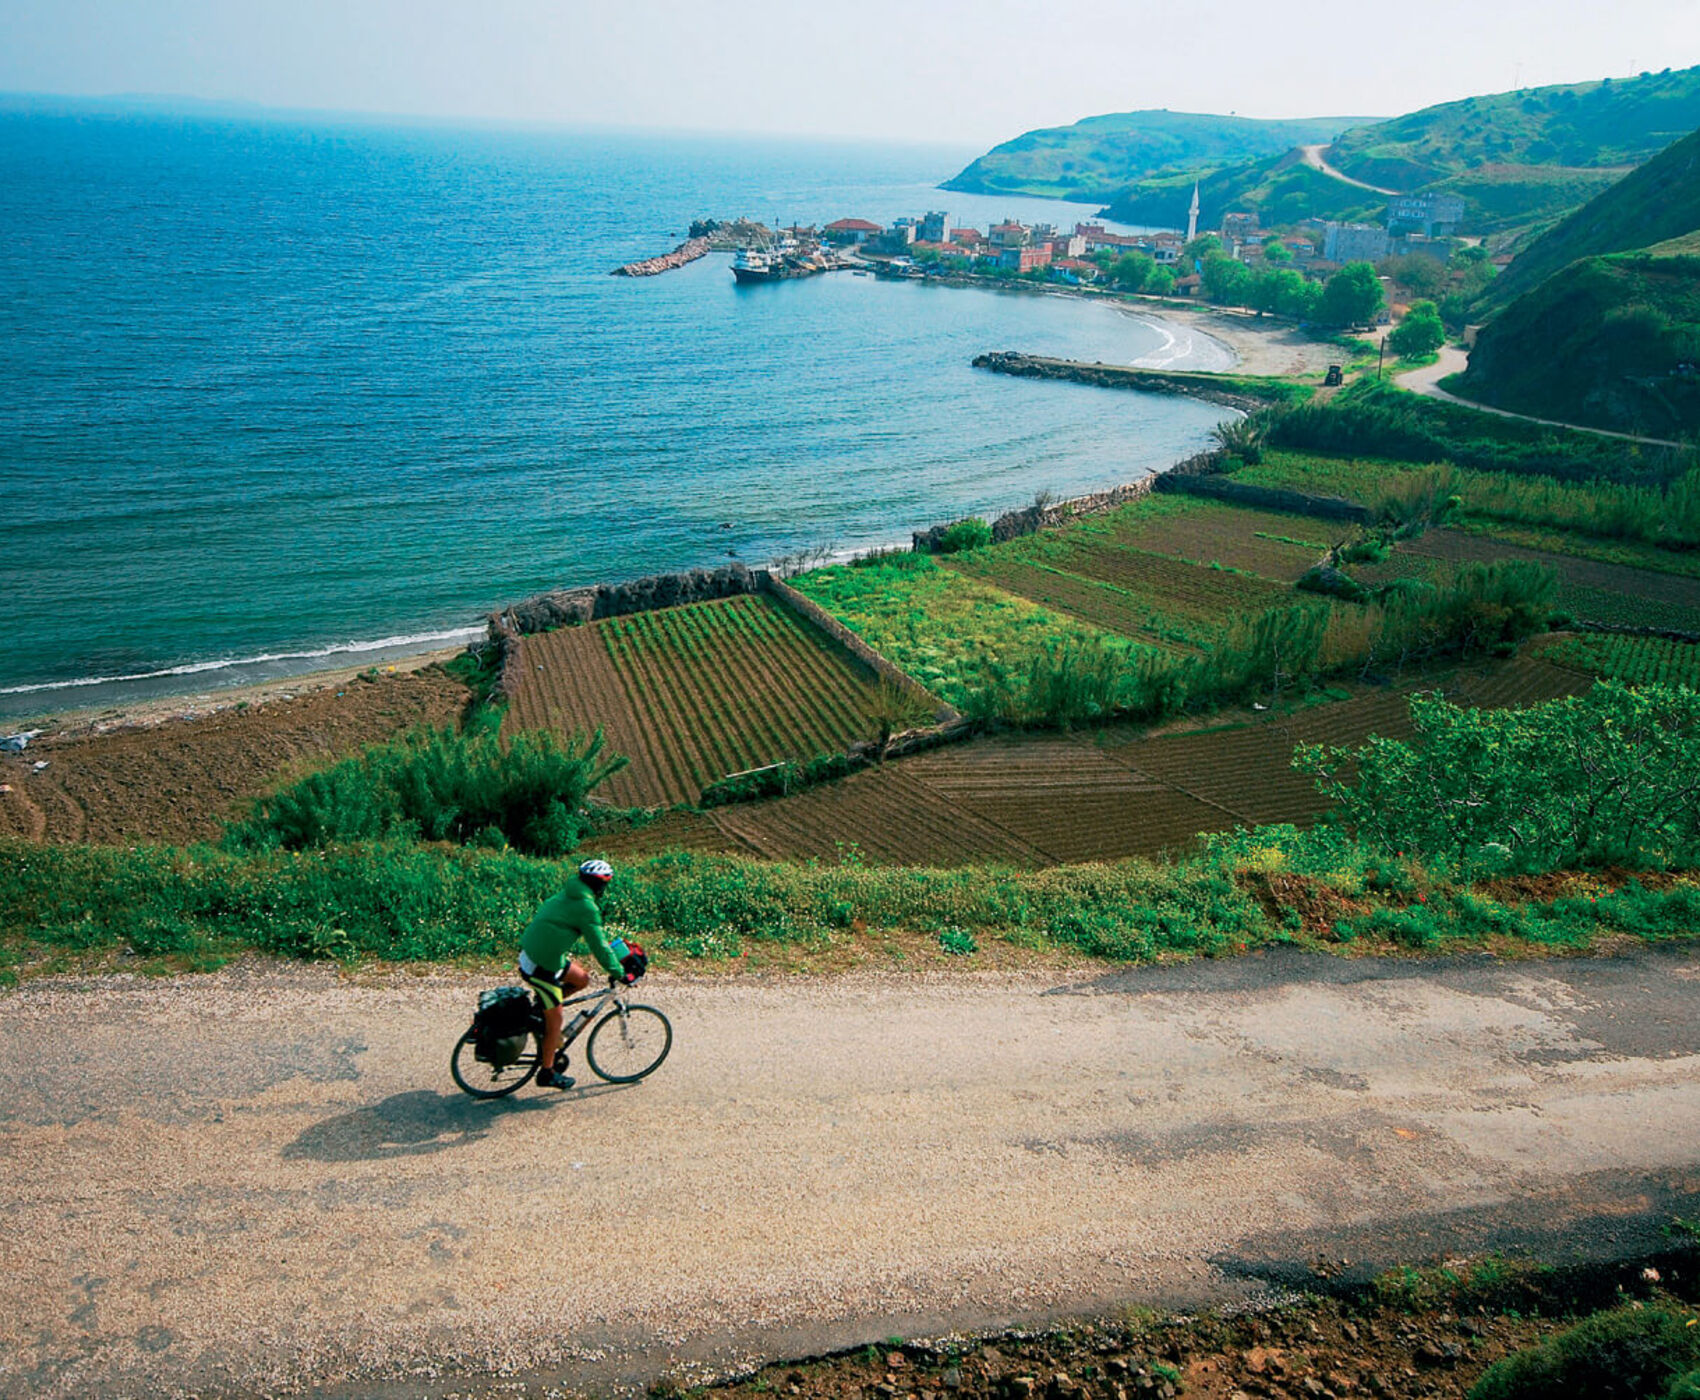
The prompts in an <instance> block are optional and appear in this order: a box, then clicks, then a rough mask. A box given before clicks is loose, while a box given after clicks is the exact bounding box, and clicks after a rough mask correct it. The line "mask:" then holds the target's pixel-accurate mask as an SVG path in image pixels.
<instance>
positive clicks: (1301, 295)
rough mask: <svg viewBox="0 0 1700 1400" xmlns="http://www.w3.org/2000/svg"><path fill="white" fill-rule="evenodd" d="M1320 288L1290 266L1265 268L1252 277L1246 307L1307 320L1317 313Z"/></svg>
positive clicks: (1320, 293)
mask: <svg viewBox="0 0 1700 1400" xmlns="http://www.w3.org/2000/svg"><path fill="white" fill-rule="evenodd" d="M1321 295H1322V288H1321V287H1319V286H1318V285H1317V284H1316V283H1315V282H1312V281H1309V280H1308V279H1307V278H1306V277H1305V276H1304V274H1303V273H1301V272H1298V271H1296V270H1295V269H1293V268H1290V267H1266V268H1264V269H1263V270H1262V271H1261V272H1259V273H1257V274H1256V275H1255V276H1254V277H1253V278H1252V283H1251V289H1250V294H1249V295H1248V296H1247V297H1246V303H1245V304H1246V305H1247V306H1249V307H1251V309H1252V310H1253V311H1256V312H1259V313H1261V312H1265V311H1272V312H1274V313H1275V314H1276V315H1278V316H1291V317H1293V318H1294V319H1296V320H1301V321H1302V320H1306V319H1308V318H1309V317H1310V316H1311V315H1312V314H1313V313H1314V312H1315V310H1316V303H1317V299H1318V298H1319V297H1321Z"/></svg>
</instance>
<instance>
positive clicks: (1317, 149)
mask: <svg viewBox="0 0 1700 1400" xmlns="http://www.w3.org/2000/svg"><path fill="white" fill-rule="evenodd" d="M1327 149H1328V147H1327V146H1326V145H1321V146H1300V147H1299V150H1300V151H1301V152H1302V153H1303V155H1304V161H1305V164H1306V165H1308V166H1309V167H1310V168H1311V169H1312V170H1320V171H1321V172H1322V173H1323V174H1324V175H1332V176H1333V177H1334V178H1335V179H1336V180H1338V181H1340V183H1341V184H1345V185H1356V186H1357V187H1358V188H1359V189H1360V190H1368V191H1370V193H1372V194H1389V195H1392V194H1398V193H1399V191H1398V190H1384V189H1382V187H1381V186H1380V185H1369V184H1365V183H1364V182H1363V181H1362V180H1354V179H1353V178H1352V177H1351V176H1350V175H1348V174H1347V173H1346V172H1345V171H1344V170H1337V169H1335V168H1334V167H1333V166H1332V165H1330V164H1329V163H1328V161H1327V159H1326V158H1325V157H1324V156H1323V154H1322V153H1323V152H1324V151H1326V150H1327Z"/></svg>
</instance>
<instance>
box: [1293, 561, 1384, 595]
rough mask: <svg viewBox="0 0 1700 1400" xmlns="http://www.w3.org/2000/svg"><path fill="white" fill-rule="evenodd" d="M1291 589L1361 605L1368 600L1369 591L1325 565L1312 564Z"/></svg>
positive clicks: (1348, 576) (1354, 580)
mask: <svg viewBox="0 0 1700 1400" xmlns="http://www.w3.org/2000/svg"><path fill="white" fill-rule="evenodd" d="M1293 587H1295V588H1299V589H1302V590H1303V591H1304V592H1306V593H1320V594H1321V595H1322V596H1323V597H1325V598H1343V599H1344V600H1345V601H1346V602H1348V603H1362V602H1366V601H1368V599H1369V589H1367V588H1365V587H1364V586H1363V584H1361V583H1359V582H1358V581H1357V580H1356V579H1355V578H1352V577H1351V576H1350V575H1349V574H1343V573H1341V572H1340V570H1338V569H1335V568H1331V567H1330V566H1329V565H1327V564H1312V565H1311V566H1310V568H1308V569H1306V570H1305V571H1304V573H1303V574H1302V575H1301V576H1300V577H1299V581H1298V582H1297V583H1295V584H1294V585H1293Z"/></svg>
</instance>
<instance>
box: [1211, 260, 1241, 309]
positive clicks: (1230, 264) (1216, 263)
mask: <svg viewBox="0 0 1700 1400" xmlns="http://www.w3.org/2000/svg"><path fill="white" fill-rule="evenodd" d="M1202 275H1203V278H1204V295H1205V296H1207V297H1209V298H1210V300H1211V301H1214V302H1219V303H1220V304H1222V305H1224V306H1244V305H1245V304H1246V301H1247V298H1248V297H1249V296H1250V294H1251V286H1252V275H1251V269H1250V268H1249V267H1247V266H1246V265H1245V264H1244V263H1243V262H1241V261H1240V260H1239V259H1238V258H1230V257H1229V256H1228V255H1227V254H1226V253H1212V254H1211V255H1210V256H1209V257H1207V258H1206V259H1205V260H1204V272H1203V274H1202Z"/></svg>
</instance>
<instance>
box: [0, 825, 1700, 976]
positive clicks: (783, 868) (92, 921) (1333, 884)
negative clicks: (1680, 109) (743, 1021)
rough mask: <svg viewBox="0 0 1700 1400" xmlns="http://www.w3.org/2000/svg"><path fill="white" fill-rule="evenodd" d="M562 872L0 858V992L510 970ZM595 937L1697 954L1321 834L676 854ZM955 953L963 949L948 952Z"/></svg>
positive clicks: (1625, 881)
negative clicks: (1113, 847)
mask: <svg viewBox="0 0 1700 1400" xmlns="http://www.w3.org/2000/svg"><path fill="white" fill-rule="evenodd" d="M572 868H573V867H572V865H571V863H567V864H560V863H556V862H551V861H546V860H541V859H537V858H534V857H527V856H520V855H515V854H512V853H507V852H494V851H479V850H467V849H453V848H447V847H440V846H399V845H362V846H347V847H333V848H329V849H326V850H322V851H313V852H271V853H268V854H266V855H260V856H237V855H233V854H231V853H229V852H224V851H219V850H216V849H213V848H210V847H198V848H190V849H187V850H181V849H174V848H166V847H145V846H143V847H111V846H47V847H43V846H25V845H20V844H16V843H8V844H6V845H0V907H3V908H4V910H5V913H4V916H3V919H0V985H7V984H10V983H12V982H15V981H16V980H17V978H18V976H19V973H20V970H21V969H23V968H24V967H25V966H26V965H28V964H33V963H42V962H45V963H47V964H48V965H57V964H55V963H54V961H53V959H54V957H55V955H59V956H61V958H70V959H75V958H77V957H79V956H93V957H98V956H100V955H102V954H108V953H123V954H124V955H125V956H126V957H127V958H130V959H134V960H135V961H134V962H133V963H132V964H131V965H132V966H137V965H139V966H140V967H141V968H142V969H143V970H155V971H170V970H176V969H188V970H205V969H210V968H213V967H216V966H219V965H221V964H222V963H223V962H225V961H227V960H228V959H230V958H231V957H233V956H236V955H237V954H239V953H243V952H248V951H257V952H261V953H266V954H271V955H274V956H279V957H285V958H296V959H306V960H315V959H334V960H337V961H341V962H345V963H350V964H354V963H360V962H365V961H378V962H384V963H418V962H463V961H466V960H480V961H484V960H492V959H505V958H507V957H509V956H511V955H512V952H513V947H514V941H515V939H516V938H517V937H518V934H519V932H520V930H522V929H523V928H524V926H525V923H526V921H527V920H528V919H529V918H530V916H531V914H532V913H533V912H534V911H535V909H536V907H537V906H538V905H539V904H540V903H542V901H543V900H544V899H546V898H547V897H548V896H550V895H551V894H553V893H555V892H556V891H557V890H558V889H559V888H560V885H561V882H562V880H563V879H565V878H567V877H568V876H569V875H570V872H571V869H572ZM608 916H609V922H610V924H611V926H613V927H614V928H616V929H618V930H621V931H624V932H625V933H627V934H630V935H634V936H636V937H638V938H640V939H641V940H642V941H643V942H644V944H645V946H646V948H648V949H650V950H651V951H652V952H653V953H655V954H656V955H657V959H658V962H659V964H660V965H662V966H666V965H669V964H671V965H674V966H679V965H682V964H686V963H689V962H693V961H699V960H700V961H706V962H709V963H714V962H719V961H723V960H725V959H730V958H738V957H741V956H744V955H745V954H746V953H750V952H754V951H759V950H761V949H762V948H764V947H765V948H772V949H776V950H777V949H780V948H789V949H793V950H797V952H798V954H800V955H801V956H802V957H804V958H805V959H808V958H810V957H813V958H815V959H826V960H830V959H831V956H832V954H833V952H834V950H835V949H842V948H843V947H844V946H845V945H847V944H849V943H852V942H856V941H863V942H866V941H867V940H869V939H876V940H877V939H878V938H879V936H880V935H882V934H889V935H892V936H895V937H897V938H898V939H900V940H911V941H912V940H913V939H915V938H916V937H917V936H918V937H919V938H920V939H921V940H922V941H923V942H926V941H930V942H931V944H932V946H933V947H934V948H938V947H940V946H941V945H940V940H941V938H942V937H943V936H945V935H946V934H949V935H950V943H949V944H948V945H944V946H946V947H949V948H950V949H951V951H950V952H949V953H948V954H946V953H941V956H949V957H950V958H951V960H952V961H953V962H955V963H959V964H961V965H964V966H977V965H980V962H981V960H982V959H983V958H985V957H986V954H985V953H982V952H980V951H978V950H980V949H983V948H985V947H986V945H987V944H989V943H1003V944H1005V945H1010V946H1014V947H1018V948H1028V949H1032V950H1034V951H1035V952H1037V953H1041V954H1043V953H1047V952H1051V951H1066V952H1071V953H1076V954H1081V955H1085V956H1087V957H1090V958H1095V959H1101V960H1105V961H1109V962H1114V963H1144V962H1156V961H1167V960H1172V959H1175V958H1188V957H1195V956H1204V957H1221V956H1229V955H1233V954H1237V953H1244V952H1246V951H1248V950H1250V949H1255V948H1262V947H1268V946H1271V945H1275V944H1296V945H1300V946H1307V947H1314V948H1321V949H1327V950H1331V951H1345V952H1352V953H1358V954H1363V953H1434V952H1445V951H1453V950H1462V949H1465V948H1490V949H1494V950H1496V951H1499V952H1502V953H1509V954H1513V955H1517V954H1523V953H1529V952H1540V951H1579V950H1585V949H1587V948H1590V947H1592V946H1594V945H1595V944H1596V943H1597V942H1598V941H1599V940H1601V939H1602V938H1609V937H1614V936H1615V937H1628V938H1631V939H1634V940H1636V941H1639V942H1645V943H1677V942H1688V941H1692V940H1694V939H1695V938H1696V937H1697V936H1700V879H1697V878H1696V876H1695V875H1694V874H1692V873H1687V874H1675V875H1669V874H1666V875H1658V874H1653V873H1646V874H1643V875H1641V876H1639V877H1638V876H1636V875H1634V874H1632V873H1630V872H1626V871H1624V870H1621V869H1616V870H1608V871H1601V872H1586V871H1576V872H1557V873H1554V874H1552V875H1549V876H1547V877H1544V878H1542V879H1540V880H1536V881H1527V882H1519V881H1516V880H1484V881H1476V882H1464V883H1459V882H1455V881H1453V880H1452V879H1451V878H1450V877H1448V876H1446V875H1444V874H1442V873H1439V872H1437V871H1436V870H1435V869H1434V868H1432V867H1430V866H1428V865H1425V864H1424V863H1422V862H1420V861H1417V860H1415V859H1413V858H1405V859H1389V858H1388V857H1386V856H1384V855H1381V854H1379V853H1377V852H1375V851H1373V850H1372V849H1370V848H1368V847H1360V846H1356V845H1354V844H1353V843H1351V842H1348V841H1345V840H1343V839H1341V838H1340V837H1339V836H1338V834H1337V833H1329V832H1324V833H1323V834H1322V836H1321V837H1320V838H1319V837H1318V836H1317V835H1316V834H1314V833H1306V832H1300V831H1298V830H1296V829H1294V828H1291V827H1272V828H1260V829H1258V830H1256V831H1252V832H1240V833H1236V834H1234V835H1232V836H1229V837H1224V838H1215V839H1212V840H1209V841H1206V842H1205V843H1204V848H1203V850H1202V851H1201V853H1199V854H1196V855H1194V856H1190V857H1188V858H1185V859H1182V860H1180V861H1177V862H1175V863H1173V864H1156V863H1152V862H1148V861H1142V860H1129V861H1122V862H1118V863H1116V864H1113V865H1078V866H1059V867H1054V868H1052V869H1049V870H1043V871H1038V872H1033V871H1017V870H1011V869H1002V868H996V867H969V868H965V869H957V870H933V869H918V868H912V867H860V866H852V865H840V866H831V865H823V864H779V863H767V862H762V861H757V860H752V859H746V858H743V857H737V856H709V855H701V854H696V853H690V852H679V853H674V854H669V855H664V856H659V857H654V858H652V859H649V860H646V861H642V862H638V863H636V864H633V865H629V866H626V867H624V868H622V870H621V874H620V880H619V882H618V885H617V887H616V893H615V894H614V895H612V896H611V902H610V907H609V910H608ZM970 944H972V945H973V947H974V949H975V950H976V951H972V952H969V951H957V950H958V949H963V950H966V949H967V948H968V947H969V945H970Z"/></svg>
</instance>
